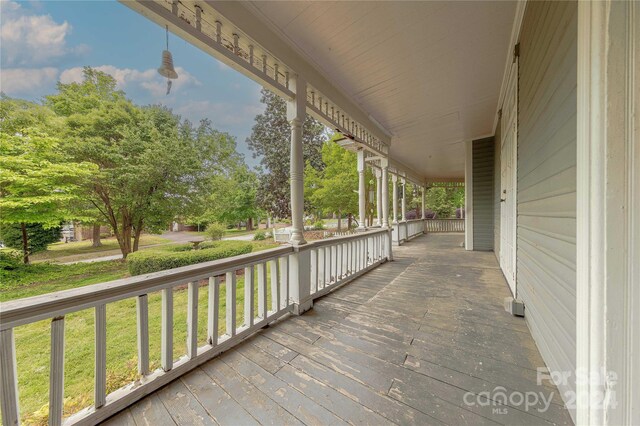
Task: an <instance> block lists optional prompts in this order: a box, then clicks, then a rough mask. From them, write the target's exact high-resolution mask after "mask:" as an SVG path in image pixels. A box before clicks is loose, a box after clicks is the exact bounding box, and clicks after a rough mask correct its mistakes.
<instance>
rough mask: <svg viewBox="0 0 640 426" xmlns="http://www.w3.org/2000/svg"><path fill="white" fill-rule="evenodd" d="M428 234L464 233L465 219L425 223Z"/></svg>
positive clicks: (427, 221)
mask: <svg viewBox="0 0 640 426" xmlns="http://www.w3.org/2000/svg"><path fill="white" fill-rule="evenodd" d="M425 231H426V232H464V219H429V220H426V221H425Z"/></svg>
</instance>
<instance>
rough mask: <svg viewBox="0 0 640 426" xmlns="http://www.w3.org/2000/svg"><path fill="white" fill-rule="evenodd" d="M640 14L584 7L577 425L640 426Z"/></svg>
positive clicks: (609, 4) (628, 6) (622, 7)
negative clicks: (584, 377)
mask: <svg viewBox="0 0 640 426" xmlns="http://www.w3.org/2000/svg"><path fill="white" fill-rule="evenodd" d="M639 9H640V8H639V7H638V5H637V3H636V2H633V1H629V2H618V1H610V0H609V1H602V2H579V3H578V111H577V125H578V129H577V131H578V134H577V137H578V151H577V211H578V217H577V238H576V243H577V258H576V264H577V289H576V290H577V291H576V302H577V312H576V334H577V339H576V346H577V347H576V355H577V369H578V371H579V372H589V373H594V374H595V376H594V377H593V378H592V379H591V380H589V381H578V383H577V389H576V390H577V398H576V400H577V411H576V420H577V423H578V424H594V425H595V424H611V425H617V424H639V423H640V399H639V398H638V396H639V395H640V367H638V353H640V338H638V333H637V332H638V330H637V325H638V324H639V323H640V313H639V310H638V306H639V304H640V291H639V290H638V283H639V282H640V266H638V265H639V264H640V262H639V261H638V257H639V253H640V172H639V170H640V150H639V149H638V139H639V130H638V129H639V128H640V118H639V117H638V112H637V108H638V105H637V104H638V102H639V100H638V92H639V91H640V82H639V75H640V73H638V68H639V67H640V63H639V62H640V60H639V57H640V55H638V53H637V52H638V49H640V29H639V27H640V13H639ZM603 373H608V374H606V375H604V374H603ZM611 373H613V374H615V376H612V375H611ZM598 379H600V380H598ZM603 395H604V398H603V397H602V396H603ZM603 399H604V403H601V402H603Z"/></svg>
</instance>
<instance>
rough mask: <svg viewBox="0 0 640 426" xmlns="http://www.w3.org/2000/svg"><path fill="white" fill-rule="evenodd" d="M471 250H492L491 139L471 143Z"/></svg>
mask: <svg viewBox="0 0 640 426" xmlns="http://www.w3.org/2000/svg"><path fill="white" fill-rule="evenodd" d="M472 165H473V249H474V250H486V251H491V250H493V138H486V139H480V140H477V141H473V162H472Z"/></svg>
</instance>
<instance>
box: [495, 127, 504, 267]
mask: <svg viewBox="0 0 640 426" xmlns="http://www.w3.org/2000/svg"><path fill="white" fill-rule="evenodd" d="M501 124H502V122H501V120H498V126H497V127H496V134H495V136H494V137H493V139H494V143H493V147H494V150H493V252H494V253H495V255H496V259H498V263H500V188H501V185H500V171H501V169H500V148H501V146H502V134H501V133H500V132H501V131H502V129H501V127H500V126H501Z"/></svg>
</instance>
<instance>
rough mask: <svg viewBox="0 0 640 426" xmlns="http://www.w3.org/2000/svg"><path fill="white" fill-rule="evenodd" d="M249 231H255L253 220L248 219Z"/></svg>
mask: <svg viewBox="0 0 640 426" xmlns="http://www.w3.org/2000/svg"><path fill="white" fill-rule="evenodd" d="M247 231H253V218H251V217H250V218H249V219H247Z"/></svg>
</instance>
